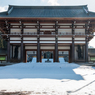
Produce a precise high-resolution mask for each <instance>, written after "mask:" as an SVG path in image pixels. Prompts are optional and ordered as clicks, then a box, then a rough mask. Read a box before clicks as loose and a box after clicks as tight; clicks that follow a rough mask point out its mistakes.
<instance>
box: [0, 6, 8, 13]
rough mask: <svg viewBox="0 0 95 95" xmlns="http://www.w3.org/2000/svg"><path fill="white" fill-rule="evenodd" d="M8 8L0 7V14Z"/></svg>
mask: <svg viewBox="0 0 95 95" xmlns="http://www.w3.org/2000/svg"><path fill="white" fill-rule="evenodd" d="M7 8H8V6H4V7H0V12H3V11H6V10H7Z"/></svg>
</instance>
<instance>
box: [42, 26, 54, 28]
mask: <svg viewBox="0 0 95 95" xmlns="http://www.w3.org/2000/svg"><path fill="white" fill-rule="evenodd" d="M42 27H43V28H44V27H46V28H53V26H42Z"/></svg>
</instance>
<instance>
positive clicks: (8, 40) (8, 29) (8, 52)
mask: <svg viewBox="0 0 95 95" xmlns="http://www.w3.org/2000/svg"><path fill="white" fill-rule="evenodd" d="M5 22H6V25H8V28H7V31H8V34H10V24H8V22H7V21H5ZM7 62H10V37H9V36H8V35H7Z"/></svg>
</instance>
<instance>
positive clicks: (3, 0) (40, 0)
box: [0, 0, 95, 47]
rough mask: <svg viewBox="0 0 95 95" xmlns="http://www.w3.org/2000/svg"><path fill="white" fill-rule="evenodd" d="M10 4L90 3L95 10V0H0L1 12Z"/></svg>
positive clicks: (91, 42) (58, 4) (89, 6)
mask: <svg viewBox="0 0 95 95" xmlns="http://www.w3.org/2000/svg"><path fill="white" fill-rule="evenodd" d="M8 5H30V6H36V5H39V6H41V5H43V6H53V5H56V6H62V5H65V6H66V5H68V6H69V5H88V9H89V10H90V11H93V12H95V0H0V12H2V11H5V10H7V8H8ZM94 42H95V37H94V38H93V39H92V40H91V41H90V42H89V45H90V46H93V47H95V44H94Z"/></svg>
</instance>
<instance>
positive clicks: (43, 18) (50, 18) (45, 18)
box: [0, 17, 95, 20]
mask: <svg viewBox="0 0 95 95" xmlns="http://www.w3.org/2000/svg"><path fill="white" fill-rule="evenodd" d="M6 19H8V20H14V19H15V20H17V19H19V20H20V19H22V20H23V19H27V20H28V19H33V20H95V17H0V20H6Z"/></svg>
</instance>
